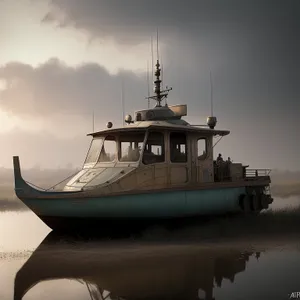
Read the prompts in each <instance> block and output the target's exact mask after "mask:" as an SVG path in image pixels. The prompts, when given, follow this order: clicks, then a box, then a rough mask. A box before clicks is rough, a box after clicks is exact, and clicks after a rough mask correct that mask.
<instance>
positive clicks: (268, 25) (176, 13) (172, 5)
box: [43, 0, 300, 43]
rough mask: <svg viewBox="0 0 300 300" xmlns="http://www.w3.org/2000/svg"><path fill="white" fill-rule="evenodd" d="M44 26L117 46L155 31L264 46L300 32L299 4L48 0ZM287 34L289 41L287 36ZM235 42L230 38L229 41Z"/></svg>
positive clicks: (234, 0)
mask: <svg viewBox="0 0 300 300" xmlns="http://www.w3.org/2000/svg"><path fill="white" fill-rule="evenodd" d="M50 3H51V9H50V11H49V12H48V14H47V15H45V17H44V19H43V21H44V22H50V23H52V22H54V23H56V24H57V25H59V26H63V27H64V26H72V27H75V28H78V29H83V30H85V31H86V32H88V33H90V34H91V35H92V36H95V37H100V38H104V37H107V36H110V37H113V38H116V40H117V41H118V42H121V43H134V42H138V41H140V40H148V37H149V34H150V33H153V32H154V31H156V28H159V29H160V30H161V31H162V32H163V33H164V34H166V35H172V34H173V35H174V34H175V35H176V34H178V33H179V34H180V35H181V37H182V36H186V37H189V38H193V39H197V40H199V39H201V40H203V39H204V42H205V40H207V39H208V38H209V36H218V38H222V36H223V35H224V38H227V37H228V36H229V35H230V36H231V37H236V36H240V39H244V40H245V39H249V38H250V39H251V38H252V39H256V40H257V41H259V40H260V42H262V43H266V42H270V40H272V39H274V41H275V36H277V39H276V40H277V41H280V40H281V39H282V38H284V36H285V38H286V39H288V38H289V37H290V36H294V37H295V34H296V31H297V32H299V31H298V30H299V29H298V28H297V25H299V10H300V5H299V1H297V0H287V1H282V0H265V1H261V0H253V1H241V0H227V1H222V0H212V1H203V0H202V1H201V0H187V1H181V0H175V1H174V0H164V1H161V0H152V1H148V0H127V1H126V2H124V1H123V0H86V1H80V0H50ZM286 34H287V36H286ZM232 41H233V40H232V39H231V42H232Z"/></svg>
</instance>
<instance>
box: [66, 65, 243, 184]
mask: <svg viewBox="0 0 300 300" xmlns="http://www.w3.org/2000/svg"><path fill="white" fill-rule="evenodd" d="M159 66H160V65H159V62H157V64H156V72H155V76H156V77H157V78H156V81H154V84H155V93H156V95H155V96H153V97H150V98H151V99H154V100H156V102H157V103H156V106H155V107H154V108H149V109H144V110H139V111H137V112H135V117H134V120H133V118H132V117H131V116H130V115H127V116H126V117H125V122H126V123H127V125H126V126H124V127H121V128H113V125H112V123H111V122H109V123H108V124H107V129H105V130H102V131H99V132H93V133H90V134H89V136H92V137H93V139H92V142H91V145H90V149H89V151H88V154H87V157H86V160H85V162H84V166H83V169H82V171H81V172H79V174H78V175H77V176H75V177H74V178H73V179H72V180H71V181H70V182H69V183H68V184H67V186H66V187H65V190H70V189H71V190H73V189H77V188H88V187H94V186H99V185H103V184H110V183H111V182H113V181H114V182H116V181H118V182H119V180H120V179H121V178H122V177H124V176H125V175H126V174H127V173H132V172H133V170H135V172H134V173H135V177H134V178H133V176H129V177H128V178H129V179H128V183H126V184H125V185H126V186H127V184H128V185H130V184H134V185H135V187H136V188H141V187H145V188H146V187H148V188H151V189H156V188H167V187H175V186H182V185H199V184H204V183H212V182H215V181H228V180H229V181H231V180H240V179H242V177H243V167H242V164H232V163H229V164H228V165H226V163H223V164H222V165H220V164H217V162H216V161H214V158H213V146H214V145H213V138H214V137H216V136H221V137H222V136H225V135H228V134H229V131H228V130H216V129H214V127H215V125H216V118H215V117H209V118H208V119H207V125H202V126H193V125H191V124H189V123H188V122H186V121H185V120H183V119H182V117H183V116H186V115H187V105H175V106H168V105H167V104H165V105H162V104H161V102H162V100H163V99H164V98H166V97H167V95H168V92H169V91H170V90H171V89H166V90H164V91H161V90H160V83H161V80H160V79H159V76H160V68H159ZM130 178H131V179H130ZM130 180H131V181H133V182H134V183H133V182H131V183H130ZM125 181H126V180H125ZM121 183H122V184H123V185H124V180H123V181H122V182H121Z"/></svg>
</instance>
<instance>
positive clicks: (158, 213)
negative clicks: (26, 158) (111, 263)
mask: <svg viewBox="0 0 300 300" xmlns="http://www.w3.org/2000/svg"><path fill="white" fill-rule="evenodd" d="M14 171H15V191H16V194H17V196H18V197H19V199H21V201H22V202H23V203H24V204H25V205H26V206H27V207H28V208H30V209H31V210H32V211H33V212H34V213H35V214H36V215H37V216H38V217H39V218H40V219H41V220H42V221H43V222H44V223H45V224H47V225H48V226H49V227H50V228H51V229H55V230H69V231H79V230H86V229H87V230H94V229H95V230H96V231H101V230H103V229H107V228H111V229H113V228H116V229H118V228H125V227H128V228H136V227H137V226H138V227H143V226H144V225H146V226H148V225H149V224H153V223H166V222H170V221H171V222H172V221H173V223H174V222H175V223H177V224H180V223H184V222H186V220H187V219H189V218H191V219H195V218H201V217H208V216H216V215H222V214H227V213H231V214H232V213H239V212H242V208H241V197H242V196H243V195H245V194H246V193H247V191H246V187H245V186H240V187H223V188H213V189H199V190H195V189H193V190H187V189H186V190H180V191H172V190H169V191H166V192H151V193H143V194H141V193H140V194H139V193H135V194H129V193H127V194H120V195H117V196H111V195H110V196H102V197H91V196H89V197H82V192H47V191H39V190H37V189H35V188H33V187H32V186H30V185H28V184H27V183H26V182H25V181H24V180H23V178H22V176H21V171H20V165H19V158H18V157H14Z"/></svg>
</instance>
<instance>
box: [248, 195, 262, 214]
mask: <svg viewBox="0 0 300 300" xmlns="http://www.w3.org/2000/svg"><path fill="white" fill-rule="evenodd" d="M250 199H251V201H250V203H251V210H252V211H259V210H260V203H259V199H258V197H257V196H256V195H251V196H250Z"/></svg>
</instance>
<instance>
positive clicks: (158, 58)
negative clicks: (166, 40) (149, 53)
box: [156, 29, 159, 61]
mask: <svg viewBox="0 0 300 300" xmlns="http://www.w3.org/2000/svg"><path fill="white" fill-rule="evenodd" d="M156 52H157V60H158V61H159V51H158V29H157V32H156Z"/></svg>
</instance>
